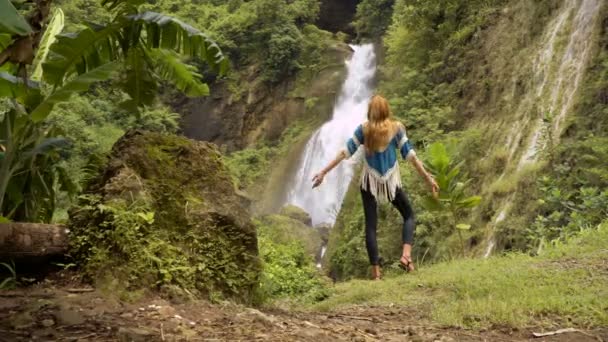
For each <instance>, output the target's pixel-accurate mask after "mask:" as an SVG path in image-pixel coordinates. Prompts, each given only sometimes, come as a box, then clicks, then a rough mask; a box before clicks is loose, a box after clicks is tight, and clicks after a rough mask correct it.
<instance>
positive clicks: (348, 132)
mask: <svg viewBox="0 0 608 342" xmlns="http://www.w3.org/2000/svg"><path fill="white" fill-rule="evenodd" d="M351 47H352V49H353V50H354V53H353V55H352V57H351V59H350V60H348V61H346V67H347V76H346V80H345V81H344V84H343V86H342V90H341V93H340V96H339V97H338V100H337V102H336V104H335V106H334V109H333V114H332V119H331V120H330V121H328V122H326V123H325V124H324V125H323V126H321V128H319V129H318V130H317V131H316V132H315V133H314V134H313V135H312V137H311V138H310V140H309V141H308V143H307V144H306V148H305V149H304V153H303V155H302V157H301V159H300V165H299V167H298V172H297V174H296V177H295V178H294V179H293V180H292V181H291V183H290V184H289V186H288V194H287V203H288V204H293V205H295V206H298V207H300V208H302V209H304V210H305V211H306V212H308V213H309V214H310V216H311V218H312V223H313V225H319V224H329V225H333V224H334V222H335V220H336V216H337V214H338V212H339V210H340V206H341V205H342V200H343V199H344V196H345V195H346V191H347V190H348V186H349V183H350V181H351V179H352V177H353V172H354V170H353V169H354V167H353V166H354V165H353V164H354V162H353V161H344V162H342V163H341V164H340V165H339V166H338V167H336V168H335V169H334V170H333V171H332V172H330V173H329V174H328V175H327V176H325V180H324V182H323V184H322V185H321V186H320V187H318V188H316V189H314V190H313V189H312V188H311V187H312V178H313V176H314V175H315V173H316V172H319V171H321V169H322V168H323V167H325V166H326V165H327V163H329V162H330V161H331V160H332V159H333V158H334V157H336V155H337V154H338V152H339V151H340V150H341V149H343V148H345V147H346V141H347V140H348V138H350V137H351V136H352V134H353V132H354V131H355V129H356V128H357V126H358V125H359V124H361V123H362V122H363V121H364V120H365V118H366V114H367V104H368V102H369V99H370V97H371V96H372V91H373V89H372V80H373V78H374V76H375V73H376V56H375V53H374V47H373V45H372V44H365V45H351ZM352 159H353V160H355V159H356V156H353V158H352Z"/></svg>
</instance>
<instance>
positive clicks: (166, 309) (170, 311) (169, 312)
mask: <svg viewBox="0 0 608 342" xmlns="http://www.w3.org/2000/svg"><path fill="white" fill-rule="evenodd" d="M158 313H159V314H161V315H162V316H165V317H172V316H173V315H175V309H174V308H172V307H170V306H163V307H161V308H160V309H158Z"/></svg>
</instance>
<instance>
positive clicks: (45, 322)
mask: <svg viewBox="0 0 608 342" xmlns="http://www.w3.org/2000/svg"><path fill="white" fill-rule="evenodd" d="M53 325H55V321H53V320H52V319H43V320H42V326H43V327H47V328H48V327H52V326H53Z"/></svg>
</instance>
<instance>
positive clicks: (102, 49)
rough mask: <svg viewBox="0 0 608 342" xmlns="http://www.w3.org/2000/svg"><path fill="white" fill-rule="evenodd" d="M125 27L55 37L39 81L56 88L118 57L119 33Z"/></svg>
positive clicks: (115, 25)
mask: <svg viewBox="0 0 608 342" xmlns="http://www.w3.org/2000/svg"><path fill="white" fill-rule="evenodd" d="M124 25H126V23H113V24H111V25H108V26H97V25H93V24H91V25H90V26H89V27H87V28H85V29H83V30H81V31H79V32H77V33H66V34H60V35H57V36H56V37H57V40H56V41H55V43H54V44H53V45H52V46H51V48H50V51H49V56H48V58H47V61H46V62H44V63H43V65H42V68H43V78H44V80H45V81H46V82H47V83H49V84H51V85H53V86H60V85H62V84H63V83H64V82H65V81H66V80H68V79H69V78H70V77H71V76H72V75H74V74H79V75H80V74H84V73H87V72H89V71H90V70H94V69H96V68H98V67H99V66H101V65H104V64H106V63H108V62H109V61H114V60H117V59H119V58H120V57H121V54H120V53H121V49H120V41H121V29H122V28H123V26H124Z"/></svg>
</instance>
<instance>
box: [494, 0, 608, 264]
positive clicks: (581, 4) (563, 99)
mask: <svg viewBox="0 0 608 342" xmlns="http://www.w3.org/2000/svg"><path fill="white" fill-rule="evenodd" d="M601 4H602V3H601V1H600V0H565V1H564V4H563V5H562V9H561V11H560V13H559V14H558V15H557V17H556V18H555V19H554V20H552V21H551V22H550V23H549V26H548V29H547V31H546V33H545V36H544V37H543V40H542V42H541V46H540V47H539V49H540V50H539V54H538V55H537V56H536V58H535V59H534V60H533V63H534V65H533V71H534V73H533V76H534V77H533V82H534V83H533V90H531V91H530V92H529V93H528V94H527V95H526V98H525V99H524V100H523V101H522V102H521V103H522V105H521V106H520V108H518V113H516V115H519V117H517V116H516V117H515V120H520V121H515V122H510V125H511V126H512V127H513V128H512V129H511V130H510V134H509V135H508V136H507V146H512V148H511V150H510V154H509V156H510V158H511V157H512V156H513V154H514V153H515V150H516V149H517V147H519V144H518V141H519V140H520V138H521V134H522V128H523V127H525V125H526V123H528V122H532V131H531V134H530V136H529V137H528V139H527V141H526V140H523V141H522V147H523V153H522V155H521V157H520V159H519V161H518V164H517V168H516V171H519V170H521V169H522V168H523V167H524V166H525V165H528V164H530V163H532V162H534V161H536V160H538V152H539V151H541V150H542V149H543V148H545V147H546V145H547V142H548V140H549V139H552V140H553V142H557V138H559V134H560V133H561V128H562V124H563V122H564V119H565V117H566V115H567V114H568V112H569V111H570V110H571V109H572V105H573V104H574V103H573V100H574V98H575V95H576V91H577V90H578V88H579V85H580V82H581V79H582V77H583V75H584V73H585V67H586V65H587V61H588V59H589V54H590V52H591V50H592V42H593V39H592V34H593V29H594V27H595V22H596V18H597V17H598V14H599V12H600V6H601ZM563 34H567V44H566V45H565V46H563V47H562V46H561V44H559V42H558V41H559V37H560V35H563ZM560 48H561V50H559V49H560ZM531 104H537V105H538V108H539V109H540V112H541V115H540V116H541V117H537V118H534V115H536V114H538V113H533V112H531V107H530V105H531ZM546 114H549V117H545V115H546ZM522 121H523V122H522ZM514 136H515V139H513V137H514ZM502 176H504V173H503V175H501V177H502ZM514 197H515V196H514V195H511V196H509V197H508V198H507V200H506V201H504V202H503V204H502V206H501V207H500V209H499V210H498V214H497V215H496V217H495V219H494V222H493V226H494V227H495V226H496V225H497V224H498V223H500V222H501V221H503V220H504V219H505V218H506V216H507V214H508V211H509V207H510V205H511V202H512V201H513V199H514ZM495 246H496V241H495V240H494V236H493V232H491V236H490V239H489V241H488V246H487V248H486V252H485V254H484V257H488V256H490V255H491V253H492V251H493V249H494V247H495Z"/></svg>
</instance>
